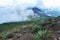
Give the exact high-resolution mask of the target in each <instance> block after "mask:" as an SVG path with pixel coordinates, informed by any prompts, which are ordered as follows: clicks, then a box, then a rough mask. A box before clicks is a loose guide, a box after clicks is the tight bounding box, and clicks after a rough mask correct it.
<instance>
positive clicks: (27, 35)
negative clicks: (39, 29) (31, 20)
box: [12, 27, 34, 40]
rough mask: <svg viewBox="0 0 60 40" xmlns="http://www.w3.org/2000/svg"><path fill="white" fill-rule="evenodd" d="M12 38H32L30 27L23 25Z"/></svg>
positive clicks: (25, 39) (15, 39)
mask: <svg viewBox="0 0 60 40" xmlns="http://www.w3.org/2000/svg"><path fill="white" fill-rule="evenodd" d="M12 40H34V33H33V31H32V27H25V28H23V29H22V30H20V32H19V33H15V35H14V37H13V39H12Z"/></svg>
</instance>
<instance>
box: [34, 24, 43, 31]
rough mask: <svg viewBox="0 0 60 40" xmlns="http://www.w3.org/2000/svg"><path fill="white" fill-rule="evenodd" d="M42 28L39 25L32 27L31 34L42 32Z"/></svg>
mask: <svg viewBox="0 0 60 40" xmlns="http://www.w3.org/2000/svg"><path fill="white" fill-rule="evenodd" d="M42 29H43V28H42V26H41V25H36V26H34V27H33V32H38V31H39V30H42Z"/></svg>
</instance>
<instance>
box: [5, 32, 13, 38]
mask: <svg viewBox="0 0 60 40" xmlns="http://www.w3.org/2000/svg"><path fill="white" fill-rule="evenodd" d="M12 37H13V33H12V32H7V33H5V38H12Z"/></svg>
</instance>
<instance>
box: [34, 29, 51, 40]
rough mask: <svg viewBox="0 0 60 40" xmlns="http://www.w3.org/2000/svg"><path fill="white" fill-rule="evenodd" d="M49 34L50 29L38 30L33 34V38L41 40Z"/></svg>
mask: <svg viewBox="0 0 60 40" xmlns="http://www.w3.org/2000/svg"><path fill="white" fill-rule="evenodd" d="M50 35H51V31H50V30H40V31H38V33H36V35H35V40H42V39H44V38H45V37H49V36H50Z"/></svg>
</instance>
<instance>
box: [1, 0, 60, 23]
mask: <svg viewBox="0 0 60 40" xmlns="http://www.w3.org/2000/svg"><path fill="white" fill-rule="evenodd" d="M29 7H30V8H33V7H38V8H43V9H57V10H60V0H0V23H5V22H13V21H22V20H26V19H27V16H28V15H34V13H33V11H32V10H26V9H27V8H29ZM18 12H19V13H18Z"/></svg>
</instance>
